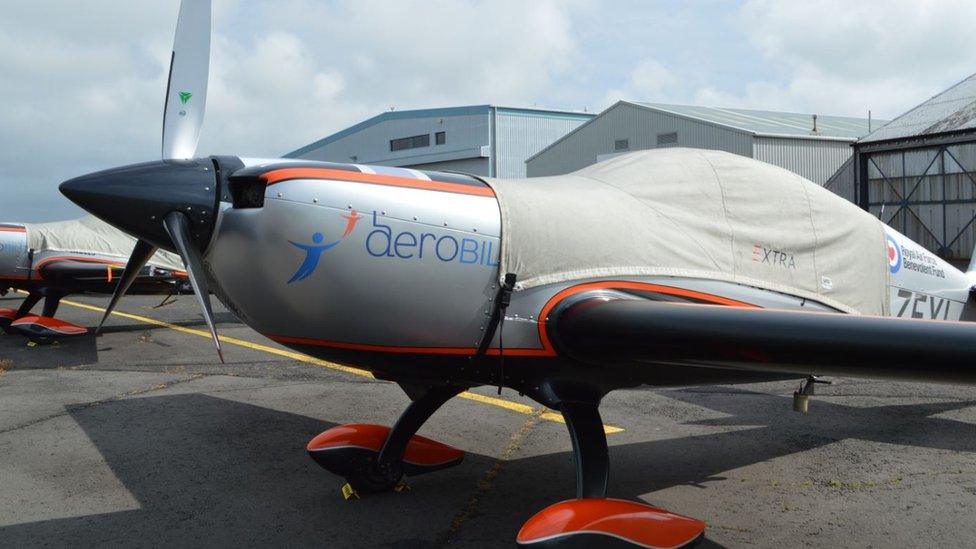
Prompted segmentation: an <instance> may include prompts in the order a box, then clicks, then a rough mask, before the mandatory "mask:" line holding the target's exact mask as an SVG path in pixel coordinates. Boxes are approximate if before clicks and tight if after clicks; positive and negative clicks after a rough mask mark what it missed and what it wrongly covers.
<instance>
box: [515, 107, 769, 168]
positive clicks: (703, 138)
mask: <svg viewBox="0 0 976 549" xmlns="http://www.w3.org/2000/svg"><path fill="white" fill-rule="evenodd" d="M672 132H673V133H677V138H678V141H677V144H676V145H674V146H679V147H693V148H700V149H713V150H723V151H728V152H731V153H735V154H740V155H742V156H752V154H753V148H752V140H753V137H752V135H750V134H748V133H745V132H741V131H736V130H733V129H730V128H725V127H722V126H718V125H715V124H709V123H706V122H700V121H695V120H689V119H687V118H682V117H679V116H675V115H672V114H668V113H664V112H661V111H656V110H652V109H648V108H643V107H640V106H637V105H633V104H630V103H617V104H616V105H614V106H612V107H610V108H609V109H607V110H606V111H604V112H603V113H601V114H600V115H598V116H597V117H596V118H594V119H593V120H591V121H590V122H588V123H586V124H583V125H582V126H580V127H579V128H577V129H576V130H575V131H574V132H573V133H571V134H569V135H567V136H566V137H564V138H563V139H561V140H560V141H558V142H556V143H554V144H553V145H551V146H549V147H548V148H547V149H543V151H542V152H541V153H539V154H538V155H536V156H534V157H532V158H530V159H529V160H528V161H527V162H526V168H527V173H528V176H529V177H538V176H543V175H560V174H564V173H569V172H572V171H576V170H578V169H580V168H583V167H585V166H589V165H590V164H593V163H595V162H596V161H597V157H598V156H600V155H607V154H612V153H615V152H621V151H617V150H614V143H615V142H616V141H617V140H620V139H627V140H628V143H629V148H628V151H637V150H646V149H654V148H657V138H658V135H660V134H668V133H672Z"/></svg>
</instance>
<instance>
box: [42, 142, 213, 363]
mask: <svg viewBox="0 0 976 549" xmlns="http://www.w3.org/2000/svg"><path fill="white" fill-rule="evenodd" d="M217 173H218V170H217V164H216V161H215V160H211V159H209V158H203V159H194V160H158V161H155V162H145V163H142V164H133V165H131V166H124V167H121V168H113V169H110V170H105V171H101V172H96V173H93V174H89V175H84V176H81V177H76V178H74V179H71V180H68V181H65V182H64V183H62V184H61V192H62V193H63V194H64V195H65V196H66V197H68V198H69V199H70V200H71V201H72V202H74V203H75V204H78V205H79V206H81V207H82V208H84V209H86V210H88V211H89V212H91V213H92V214H94V215H96V216H98V217H99V218H101V219H103V220H105V221H106V222H108V223H110V224H111V225H114V226H115V227H117V228H119V229H121V230H123V231H125V232H127V233H129V234H133V235H135V236H136V237H137V238H138V239H139V240H138V241H137V242H136V246H135V249H133V250H132V255H131V256H130V257H129V261H128V263H126V266H125V271H124V272H123V273H122V276H121V278H120V279H119V283H118V286H116V288H115V293H114V294H113V295H112V300H111V301H110V302H109V306H108V308H107V309H106V311H105V315H104V316H103V317H102V321H101V322H100V323H99V325H98V329H97V330H96V333H98V332H100V331H101V329H102V325H104V324H105V320H106V319H107V318H108V316H109V315H110V314H111V313H112V311H113V310H114V309H115V306H116V305H117V304H118V302H119V299H121V297H122V296H123V295H125V292H126V291H127V290H128V289H129V287H130V286H131V285H132V283H133V282H134V281H135V279H136V277H137V276H138V274H139V271H140V270H141V269H142V267H143V266H145V264H146V262H148V261H149V258H150V257H152V255H153V254H154V253H156V250H157V249H159V248H163V249H165V250H169V251H174V252H176V253H178V254H179V255H180V257H181V258H182V259H183V264H184V265H185V266H186V271H187V276H188V277H189V279H190V284H191V285H192V286H193V290H194V292H195V293H196V296H197V300H198V301H199V302H200V306H201V308H202V309H203V315H204V319H205V320H206V322H207V327H208V328H209V329H210V334H211V336H212V337H213V341H214V346H216V348H217V354H218V355H219V356H220V360H221V362H223V360H224V358H223V353H222V351H221V348H220V340H219V339H218V338H217V332H216V329H215V327H214V322H213V310H212V308H211V305H210V292H209V285H208V283H207V277H206V273H205V270H204V267H203V260H202V255H203V252H205V251H206V247H207V244H208V242H209V241H210V237H211V236H212V235H213V229H214V224H215V222H216V219H217V211H218V210H217V208H218V197H219V196H220V195H219V190H220V189H219V188H220V181H219V178H218V177H217Z"/></svg>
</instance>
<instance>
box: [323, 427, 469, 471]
mask: <svg viewBox="0 0 976 549" xmlns="http://www.w3.org/2000/svg"><path fill="white" fill-rule="evenodd" d="M389 434H390V428H389V427H385V426H383V425H371V424H368V423H350V424H348V425H340V426H338V427H333V428H331V429H329V430H327V431H324V432H322V433H320V434H319V435H318V436H316V437H315V438H313V439H312V440H311V441H309V443H308V446H306V450H308V451H309V452H317V451H322V450H328V449H329V448H341V447H349V446H353V447H356V448H366V449H369V450H373V451H375V452H379V451H380V450H381V449H382V448H383V444H384V443H385V442H386V438H387V437H388V436H389ZM463 455H464V452H462V451H461V450H458V449H457V448H454V447H453V446H448V445H447V444H443V443H441V442H437V441H436V440H431V439H429V438H427V437H423V436H420V435H414V436H412V437H411V438H410V442H408V443H407V449H406V451H405V452H404V453H403V461H404V462H406V463H411V464H413V465H426V466H435V465H443V464H445V463H450V462H452V461H455V460H457V459H459V458H461V457H462V456H463Z"/></svg>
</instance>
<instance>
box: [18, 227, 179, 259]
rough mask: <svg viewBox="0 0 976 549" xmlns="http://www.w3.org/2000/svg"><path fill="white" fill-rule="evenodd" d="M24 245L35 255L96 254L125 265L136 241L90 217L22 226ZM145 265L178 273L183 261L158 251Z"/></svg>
mask: <svg viewBox="0 0 976 549" xmlns="http://www.w3.org/2000/svg"><path fill="white" fill-rule="evenodd" d="M24 226H25V227H27V245H28V246H29V247H30V248H32V249H34V250H37V251H41V250H57V251H61V252H79V253H96V254H104V255H110V256H115V257H118V258H120V260H121V261H122V262H123V263H125V261H126V260H127V259H128V257H129V254H131V253H132V248H133V247H135V245H136V239H135V238H133V237H131V236H129V235H127V234H125V233H124V232H122V231H120V230H118V229H116V228H115V227H113V226H111V225H109V224H108V223H105V222H104V221H102V220H100V219H98V218H97V217H94V216H87V217H82V218H81V219H72V220H69V221H56V222H54V223H25V224H24ZM149 265H153V266H156V267H160V268H163V269H169V270H171V271H182V270H183V260H181V259H180V257H179V256H178V255H175V254H172V253H170V252H167V251H164V250H159V251H157V252H156V254H155V255H153V256H152V258H150V259H149Z"/></svg>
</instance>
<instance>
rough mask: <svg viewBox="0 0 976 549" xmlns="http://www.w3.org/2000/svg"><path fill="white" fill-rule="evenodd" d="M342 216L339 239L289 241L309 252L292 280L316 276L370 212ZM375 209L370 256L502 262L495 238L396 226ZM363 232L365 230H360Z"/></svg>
mask: <svg viewBox="0 0 976 549" xmlns="http://www.w3.org/2000/svg"><path fill="white" fill-rule="evenodd" d="M342 217H344V218H345V219H346V229H345V230H344V231H343V233H342V236H340V237H339V238H338V239H337V240H334V241H331V242H326V238H325V235H324V234H323V233H321V232H315V233H313V234H312V243H311V244H307V243H303V242H295V241H293V240H289V241H288V243H289V244H291V245H292V246H294V247H296V248H298V249H299V250H302V251H303V252H305V258H304V260H303V261H302V264H301V265H299V266H298V270H297V271H295V274H293V275H292V277H291V279H289V280H288V284H292V283H295V282H299V281H302V280H305V279H306V278H308V277H310V276H312V274H314V273H315V270H316V269H317V268H318V266H319V261H320V260H321V259H322V254H323V253H325V252H327V251H329V250H331V249H332V248H335V247H336V246H338V245H339V244H340V243H342V241H343V240H345V238H346V237H347V236H349V235H350V234H351V233H352V232H353V230H354V229H355V228H356V223H357V222H359V220H360V219H363V218H364V217H366V216H363V215H360V214H358V213H356V210H352V211H351V212H350V213H349V214H344V215H343V216H342ZM388 223H389V221H386V222H384V220H382V219H381V218H380V217H379V216H378V215H377V213H376V212H375V211H374V212H373V215H372V224H371V227H369V228H370V229H371V230H370V231H369V233H367V234H366V237H365V238H364V239H363V247H364V248H365V252H366V253H367V254H369V256H370V257H374V258H378V259H380V258H382V259H391V260H436V261H438V262H440V263H455V264H463V265H480V266H486V267H497V266H498V250H497V247H496V246H495V241H493V240H490V239H482V238H475V237H472V236H460V235H454V234H450V233H441V232H438V233H435V232H426V231H422V232H414V231H413V230H399V231H398V230H394V227H393V226H391V225H390V224H388ZM360 232H362V231H360Z"/></svg>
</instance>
